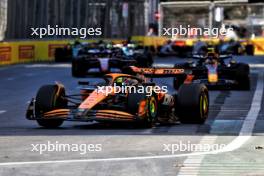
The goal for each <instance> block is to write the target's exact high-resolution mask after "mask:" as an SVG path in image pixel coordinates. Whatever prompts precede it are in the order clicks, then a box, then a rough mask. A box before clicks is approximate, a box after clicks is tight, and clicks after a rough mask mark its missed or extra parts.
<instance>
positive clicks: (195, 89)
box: [175, 84, 209, 124]
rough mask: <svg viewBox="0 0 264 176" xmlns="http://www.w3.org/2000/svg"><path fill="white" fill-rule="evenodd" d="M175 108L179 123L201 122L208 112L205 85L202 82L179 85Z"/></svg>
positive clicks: (207, 97)
mask: <svg viewBox="0 0 264 176" xmlns="http://www.w3.org/2000/svg"><path fill="white" fill-rule="evenodd" d="M175 109H176V115H177V116H178V117H179V119H180V122H181V123H189V124H203V123H204V122H205V121H206V119H207V117H208V112H209V95H208V89H207V87H206V86H205V85H203V84H183V85H181V86H180V88H179V91H178V95H177V102H176V104H175Z"/></svg>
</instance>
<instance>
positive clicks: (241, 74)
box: [236, 63, 250, 90]
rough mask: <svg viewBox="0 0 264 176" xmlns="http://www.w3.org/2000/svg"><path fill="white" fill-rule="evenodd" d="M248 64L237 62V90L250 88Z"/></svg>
mask: <svg viewBox="0 0 264 176" xmlns="http://www.w3.org/2000/svg"><path fill="white" fill-rule="evenodd" d="M249 72H250V71H249V65H247V64H242V63H239V64H238V66H237V68H236V80H237V82H238V86H237V88H238V89H239V90H250V78H249Z"/></svg>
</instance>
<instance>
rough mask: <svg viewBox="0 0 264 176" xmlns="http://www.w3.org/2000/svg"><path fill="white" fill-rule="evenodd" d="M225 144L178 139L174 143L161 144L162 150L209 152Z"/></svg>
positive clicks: (171, 151)
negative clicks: (196, 142)
mask: <svg viewBox="0 0 264 176" xmlns="http://www.w3.org/2000/svg"><path fill="white" fill-rule="evenodd" d="M224 147H226V144H193V143H191V142H190V141H184V142H183V141H179V142H178V143H175V144H163V152H169V153H171V154H174V153H175V152H209V151H216V150H221V149H223V148H224Z"/></svg>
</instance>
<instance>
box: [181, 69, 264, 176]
mask: <svg viewBox="0 0 264 176" xmlns="http://www.w3.org/2000/svg"><path fill="white" fill-rule="evenodd" d="M263 88H264V87H263V73H261V74H259V75H258V82H257V87H256V90H255V93H254V97H253V99H252V103H251V107H250V110H249V112H248V114H247V117H246V119H245V120H244V123H243V126H242V128H241V130H240V133H239V136H238V137H236V138H235V139H234V140H233V141H232V142H231V143H229V144H228V145H227V146H226V147H225V148H223V149H222V150H219V151H218V152H217V153H222V152H229V151H233V150H236V149H238V148H240V147H241V146H242V145H243V144H244V143H246V142H247V141H248V140H249V139H250V137H251V135H252V132H253V130H254V126H255V123H256V120H257V117H258V114H259V112H260V109H261V101H262V96H263ZM207 138H208V136H205V137H203V139H202V141H201V143H202V144H203V141H207V140H206V139H207ZM216 139H217V136H215V137H214V138H212V143H211V142H209V143H210V144H214V141H215V140H216ZM204 157H205V155H199V156H190V157H188V158H187V159H186V160H185V161H184V163H183V167H182V168H181V169H180V171H179V174H178V176H184V175H185V176H186V175H190V168H189V167H184V166H185V165H186V166H188V165H190V164H192V165H193V164H194V163H195V166H194V167H192V169H191V175H192V176H195V175H198V173H199V170H200V165H201V164H202V161H203V159H204Z"/></svg>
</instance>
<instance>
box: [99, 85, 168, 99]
mask: <svg viewBox="0 0 264 176" xmlns="http://www.w3.org/2000/svg"><path fill="white" fill-rule="evenodd" d="M96 90H97V93H102V94H104V95H106V96H107V95H109V94H112V93H114V94H119V93H121V94H127V93H129V94H130V93H139V94H146V96H152V94H153V93H155V94H158V93H165V94H166V93H168V88H167V86H161V87H160V86H157V85H156V86H143V85H137V86H127V85H125V84H124V83H122V85H120V86H119V85H117V84H116V83H114V85H113V86H97V89H96Z"/></svg>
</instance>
